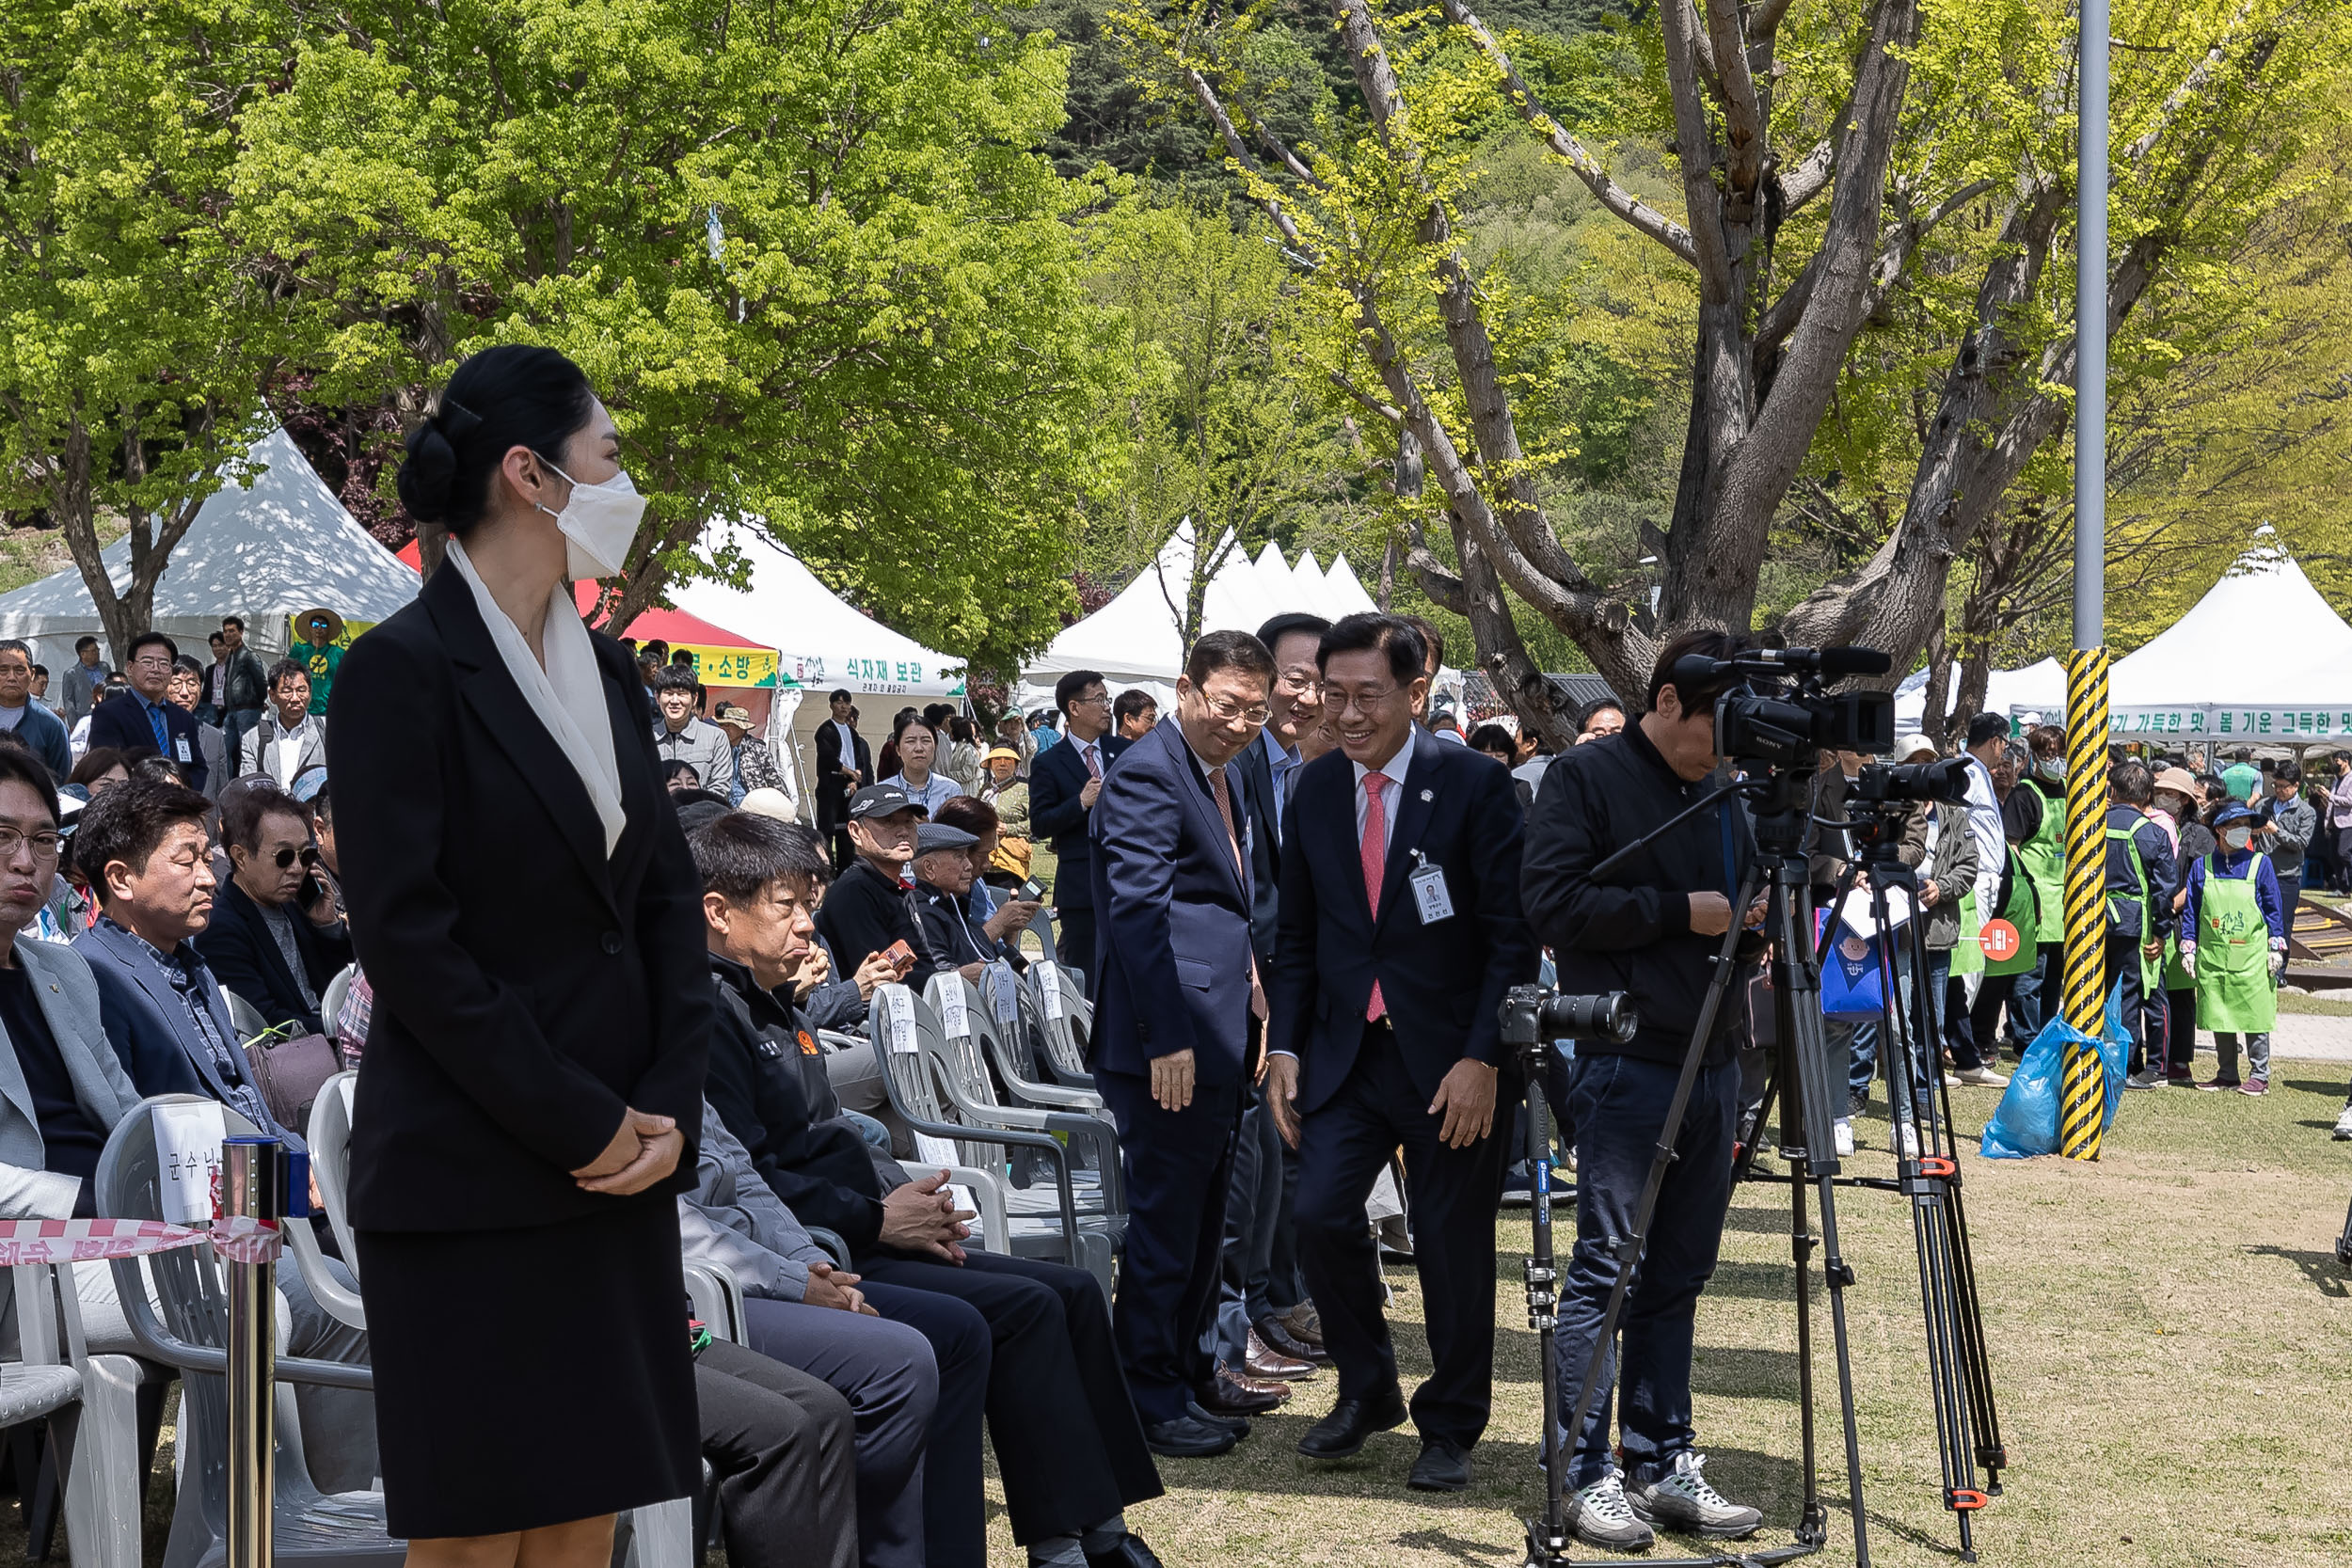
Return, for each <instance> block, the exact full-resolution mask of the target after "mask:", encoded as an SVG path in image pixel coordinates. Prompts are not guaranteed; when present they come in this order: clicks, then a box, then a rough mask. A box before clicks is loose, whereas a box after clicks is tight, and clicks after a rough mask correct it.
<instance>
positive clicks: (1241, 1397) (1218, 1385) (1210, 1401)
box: [1192, 1367, 1291, 1416]
mask: <svg viewBox="0 0 2352 1568" xmlns="http://www.w3.org/2000/svg"><path fill="white" fill-rule="evenodd" d="M1192 1397H1193V1398H1194V1399H1195V1400H1196V1401H1198V1402H1200V1408H1201V1409H1203V1410H1205V1411H1207V1412H1208V1413H1209V1414H1210V1415H1212V1416H1255V1415H1258V1414H1260V1413H1262V1412H1263V1411H1268V1410H1272V1409H1273V1408H1275V1406H1277V1405H1279V1404H1282V1403H1284V1402H1287V1401H1288V1400H1289V1399H1290V1397H1291V1391H1290V1386H1289V1385H1288V1384H1283V1383H1261V1382H1259V1381H1258V1380H1257V1379H1256V1378H1253V1377H1243V1376H1240V1375H1239V1374H1237V1373H1236V1372H1234V1371H1233V1370H1232V1368H1230V1367H1219V1368H1218V1369H1217V1370H1216V1379H1215V1381H1213V1382H1212V1383H1211V1384H1210V1385H1209V1386H1207V1387H1205V1388H1196V1389H1194V1390H1193V1391H1192Z"/></svg>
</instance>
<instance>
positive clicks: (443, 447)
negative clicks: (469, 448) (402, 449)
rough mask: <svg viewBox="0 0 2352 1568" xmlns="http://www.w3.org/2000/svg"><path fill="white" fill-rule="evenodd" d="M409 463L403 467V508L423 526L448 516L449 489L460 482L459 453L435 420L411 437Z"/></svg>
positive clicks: (401, 489) (401, 481)
mask: <svg viewBox="0 0 2352 1568" xmlns="http://www.w3.org/2000/svg"><path fill="white" fill-rule="evenodd" d="M407 448H408V457H407V461H405V462H404V463H403V464H401V466H400V482H399V488H400V504H401V505H403V506H405V507H406V508H407V509H408V515H410V516H411V517H414V518H415V519H416V520H417V521H419V522H421V523H438V522H443V521H446V520H447V519H448V516H449V492H450V486H451V484H452V483H454V482H455V480H456V478H457V450H456V449H455V448H454V447H453V446H451V445H450V443H449V437H448V436H444V435H442V434H441V429H440V426H439V425H438V424H437V423H436V422H435V421H433V420H425V421H424V423H422V424H421V425H419V426H417V428H416V429H414V430H412V431H410V432H409V433H408V441H407Z"/></svg>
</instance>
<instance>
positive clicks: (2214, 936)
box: [2197, 855, 2279, 1035]
mask: <svg viewBox="0 0 2352 1568" xmlns="http://www.w3.org/2000/svg"><path fill="white" fill-rule="evenodd" d="M2262 863H2263V857H2262V856H2260V855H2256V856H2255V857H2254V863H2252V864H2251V865H2249V866H2248V867H2247V868H2246V875H2245V876H2244V877H2243V878H2232V879H2229V880H2226V881H2225V880H2223V879H2222V878H2221V876H2220V873H2219V860H2218V857H2216V856H2210V855H2209V856H2207V857H2206V859H2205V886H2204V890H2203V891H2202V892H2201V893H2200V894H2199V895H2198V899H2197V1027H2199V1028H2200V1029H2212V1030H2216V1031H2218V1032H2219V1033H2222V1034H2225V1035H2266V1034H2268V1033H2270V1030H2271V1027H2272V1026H2273V1025H2274V1024H2276V1023H2277V1022H2279V989H2278V985H2277V983H2276V982H2275V981H2273V980H2272V979H2271V978H2270V923H2269V922H2268V921H2266V920H2265V919H2264V918H2263V911H2262V906H2261V905H2260V904H2258V903H2257V902H2255V899H2254V879H2255V878H2257V877H2259V876H2261V875H2262Z"/></svg>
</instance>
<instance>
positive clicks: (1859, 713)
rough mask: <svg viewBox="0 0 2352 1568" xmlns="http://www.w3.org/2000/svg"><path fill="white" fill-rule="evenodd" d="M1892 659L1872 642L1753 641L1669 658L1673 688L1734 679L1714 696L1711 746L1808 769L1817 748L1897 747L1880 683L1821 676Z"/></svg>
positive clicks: (1761, 762)
mask: <svg viewBox="0 0 2352 1568" xmlns="http://www.w3.org/2000/svg"><path fill="white" fill-rule="evenodd" d="M1892 668H1894V660H1893V659H1891V658H1889V657H1887V656H1886V655H1885V654H1883V653H1881V652H1880V651H1879V650H1878V649H1876V648H1755V649H1750V650H1748V651H1747V652H1745V653H1740V654H1734V655H1733V656H1732V657H1729V658H1708V657H1707V656H1706V655H1704V654H1691V655H1687V656H1686V657H1682V658H1678V659H1677V660H1675V666H1674V673H1673V676H1672V679H1673V681H1674V684H1675V687H1676V689H1677V690H1681V689H1691V688H1694V687H1707V686H1714V685H1719V684H1721V683H1722V681H1723V680H1724V677H1725V676H1730V677H1732V678H1733V679H1735V680H1736V681H1737V682H1738V683H1739V684H1737V685H1736V686H1734V687H1733V688H1732V689H1730V690H1728V691H1725V692H1724V694H1723V695H1722V697H1720V698H1719V699H1717V701H1716V704H1715V754H1716V755H1717V756H1722V757H1730V758H1732V759H1733V760H1734V761H1736V762H1739V763H1740V764H1741V765H1743V766H1745V767H1747V768H1756V767H1763V768H1772V769H1786V770H1795V771H1801V772H1807V773H1809V772H1811V771H1812V770H1813V769H1814V768H1816V767H1817V766H1818V765H1819V764H1820V755H1821V753H1822V752H1890V751H1892V750H1894V747H1895V699H1894V697H1893V695H1892V694H1891V693H1888V692H1884V691H1841V692H1837V693H1835V694H1832V693H1831V692H1829V691H1828V690H1827V689H1826V686H1827V683H1829V682H1831V681H1835V680H1841V679H1843V678H1844V677H1846V676H1848V675H1883V674H1884V673H1886V672H1887V671H1888V670H1890V669H1892Z"/></svg>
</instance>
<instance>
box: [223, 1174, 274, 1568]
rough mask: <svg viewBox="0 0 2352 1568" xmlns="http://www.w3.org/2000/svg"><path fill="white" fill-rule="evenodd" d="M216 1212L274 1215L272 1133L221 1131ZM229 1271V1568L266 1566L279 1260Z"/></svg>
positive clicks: (228, 1265)
mask: <svg viewBox="0 0 2352 1568" xmlns="http://www.w3.org/2000/svg"><path fill="white" fill-rule="evenodd" d="M220 1153H221V1163H220V1215H221V1217H222V1218H223V1219H238V1218H242V1219H253V1220H275V1219H277V1218H278V1207H279V1204H278V1159H279V1153H280V1150H279V1148H278V1140H277V1139H276V1138H263V1137H236V1138H225V1139H223V1140H222V1141H221V1147H220ZM222 1266H223V1268H224V1269H225V1270H226V1272H227V1274H228V1275H229V1377H228V1382H229V1568H271V1560H272V1558H273V1556H274V1552H273V1549H272V1548H273V1542H272V1540H271V1513H272V1507H273V1504H274V1503H275V1500H276V1498H277V1496H278V1474H277V1471H278V1431H277V1420H276V1409H277V1407H276V1404H275V1403H274V1394H275V1389H276V1385H277V1380H278V1279H277V1275H278V1266H277V1265H276V1264H275V1263H270V1262H266V1261H264V1262H255V1263H244V1262H234V1261H225V1262H224V1263H223V1265H222Z"/></svg>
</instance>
